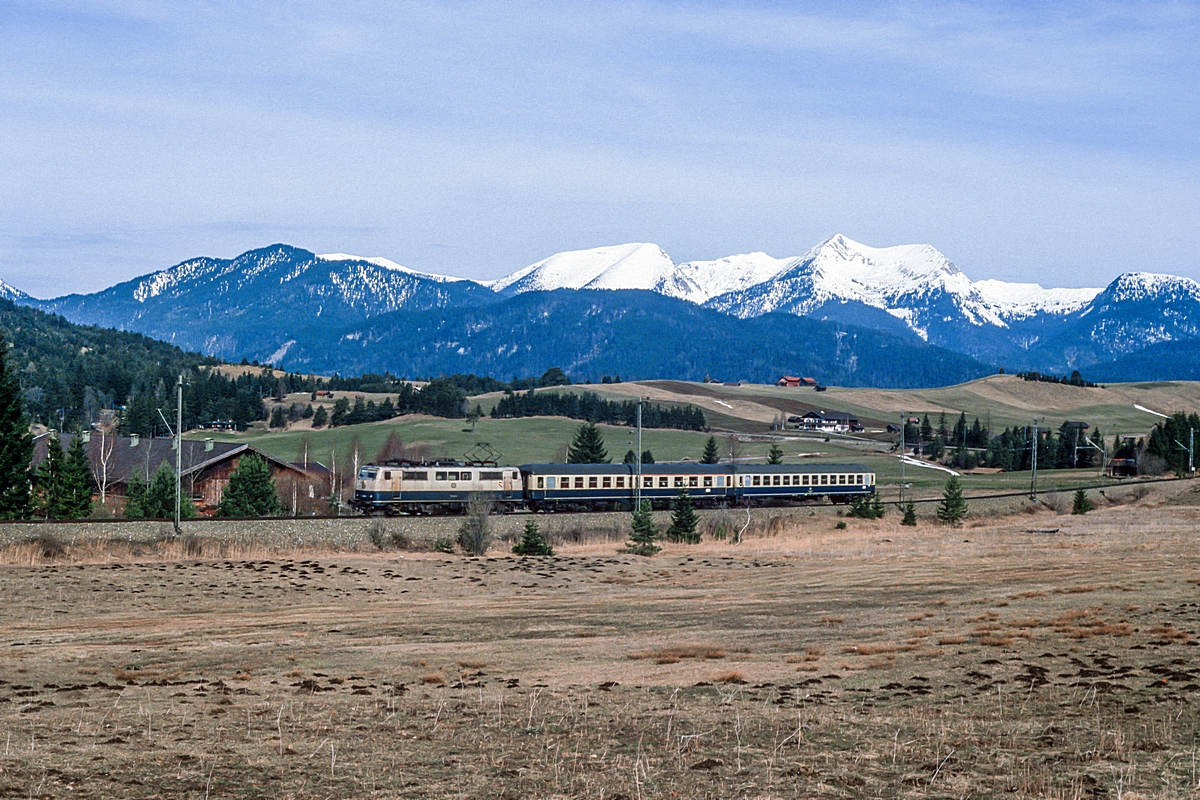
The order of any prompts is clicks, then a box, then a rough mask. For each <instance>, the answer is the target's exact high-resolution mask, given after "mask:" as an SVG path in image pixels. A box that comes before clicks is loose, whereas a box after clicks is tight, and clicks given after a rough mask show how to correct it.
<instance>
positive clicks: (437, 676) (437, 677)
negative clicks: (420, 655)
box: [421, 672, 446, 686]
mask: <svg viewBox="0 0 1200 800" xmlns="http://www.w3.org/2000/svg"><path fill="white" fill-rule="evenodd" d="M445 682H446V676H445V675H443V674H442V673H440V672H430V673H429V674H428V675H422V676H421V683H424V684H427V685H432V686H441V685H442V684H443V683H445Z"/></svg>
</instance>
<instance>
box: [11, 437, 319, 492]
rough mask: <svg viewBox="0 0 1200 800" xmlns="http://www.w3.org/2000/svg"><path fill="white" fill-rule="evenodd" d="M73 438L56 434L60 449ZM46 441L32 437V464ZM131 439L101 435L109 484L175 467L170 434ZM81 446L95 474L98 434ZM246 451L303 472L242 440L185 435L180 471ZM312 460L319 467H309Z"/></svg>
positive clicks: (312, 472)
mask: <svg viewBox="0 0 1200 800" xmlns="http://www.w3.org/2000/svg"><path fill="white" fill-rule="evenodd" d="M73 438H74V434H69V433H64V434H60V435H59V440H60V441H61V442H62V447H63V450H66V449H68V448H69V447H70V446H71V441H72V439H73ZM49 441H50V434H42V435H41V436H38V437H37V438H36V439H35V440H34V450H33V463H34V464H35V465H37V464H40V463H41V462H42V461H44V460H45V458H46V448H47V446H48V444H49ZM133 442H134V437H132V436H107V437H105V438H104V442H103V448H104V450H105V451H106V453H107V454H108V470H107V471H108V482H109V484H110V485H112V484H122V483H125V482H126V481H127V480H129V477H130V476H131V475H133V474H134V473H135V472H137V473H140V474H141V475H142V477H143V478H144V479H146V480H149V478H150V477H152V476H153V475H154V473H155V472H157V471H158V469H159V467H161V466H162V465H163V464H164V463H166V464H168V465H169V466H170V467H171V469H172V470H173V469H174V468H175V449H174V448H173V447H171V437H161V438H151V437H148V436H140V437H137V445H136V446H135V445H134V444H133ZM208 445H211V449H208V447H207V446H208ZM84 447H85V449H86V450H87V454H88V461H89V462H90V463H91V465H92V473H93V474H94V475H98V474H99V473H100V469H101V437H100V434H99V433H97V432H95V431H93V432H92V433H91V437H90V441H89V442H87V444H85V445H84ZM246 452H253V453H258V455H260V456H262V457H263V458H265V459H267V461H268V462H269V463H273V464H275V465H277V466H281V467H284V468H286V469H291V470H295V471H297V472H304V469H303V468H302V467H301V466H299V465H293V464H290V463H288V462H286V461H281V460H280V459H278V458H275V457H274V456H272V455H270V454H268V453H264V452H262V451H261V450H259V449H258V448H256V447H252V446H250V445H248V444H245V443H241V442H217V441H213V442H204V441H196V440H194V439H184V440H183V452H182V454H181V455H182V458H181V463H182V467H183V469H182V474H183V475H184V476H187V475H190V474H193V473H198V472H201V471H203V470H204V469H205V468H207V467H209V466H212V465H213V464H216V463H218V462H220V461H224V460H225V459H228V458H234V457H236V456H239V455H241V454H242V453H246ZM314 464H316V465H317V466H318V467H319V468H320V469H317V470H314V469H312V466H313V465H314ZM309 465H310V469H309V470H308V473H309V474H310V475H313V476H314V477H324V475H325V474H327V473H328V470H326V469H325V467H324V465H320V464H318V463H317V462H312V461H310V462H309ZM321 470H324V472H321Z"/></svg>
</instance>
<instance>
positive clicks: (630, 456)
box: [621, 450, 637, 464]
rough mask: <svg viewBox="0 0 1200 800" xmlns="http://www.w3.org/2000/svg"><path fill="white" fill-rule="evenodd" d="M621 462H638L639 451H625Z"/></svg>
mask: <svg viewBox="0 0 1200 800" xmlns="http://www.w3.org/2000/svg"><path fill="white" fill-rule="evenodd" d="M621 463H622V464H636V463H637V453H635V452H633V450H627V451H626V452H625V458H624V459H622V460H621Z"/></svg>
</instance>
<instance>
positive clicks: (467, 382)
mask: <svg viewBox="0 0 1200 800" xmlns="http://www.w3.org/2000/svg"><path fill="white" fill-rule="evenodd" d="M412 380H413V381H428V382H429V383H433V382H434V381H446V382H449V383H450V384H452V385H453V386H454V387H455V388H457V389H459V390H460V391H461V392H462V394H463V395H465V396H468V397H471V396H474V395H477V394H487V393H489V392H523V391H525V390H526V389H541V388H543V387H546V386H570V385H571V379H570V378H568V377H567V375H566V373H565V372H563V371H562V369H561V368H559V367H551V368H550V369H548V370H546V371H545V372H544V373H542V375H541V376H540V377H536V378H517V377H514V378H513V379H512V380H511V381H507V382H506V381H502V380H498V379H496V378H492V377H489V376H487V375H473V374H471V373H455V374H453V375H444V376H437V377H429V378H419V377H418V378H413V379H412ZM608 382H609V381H608V380H605V383H608ZM618 382H619V381H618ZM410 383H411V382H410V381H409V379H408V378H398V377H396V376H395V375H392V374H391V373H390V372H385V373H384V374H382V375H378V374H375V373H367V374H365V375H362V376H360V377H357V378H343V377H341V376H340V375H337V374H335V375H334V376H333V377H332V378H330V379H329V380H328V381H326V382H325V384H324V388H326V389H329V390H330V391H342V392H371V393H375V394H390V393H392V392H400V391H402V390H403V388H404V387H405V386H410V388H411V385H410ZM290 391H300V390H299V389H292V390H290Z"/></svg>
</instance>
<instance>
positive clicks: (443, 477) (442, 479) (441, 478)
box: [433, 472, 446, 481]
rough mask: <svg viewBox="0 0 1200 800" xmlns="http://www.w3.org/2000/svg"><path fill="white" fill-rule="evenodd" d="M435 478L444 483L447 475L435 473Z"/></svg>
mask: <svg viewBox="0 0 1200 800" xmlns="http://www.w3.org/2000/svg"><path fill="white" fill-rule="evenodd" d="M433 477H434V479H435V480H439V481H444V480H446V473H444V472H435V473H433Z"/></svg>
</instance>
